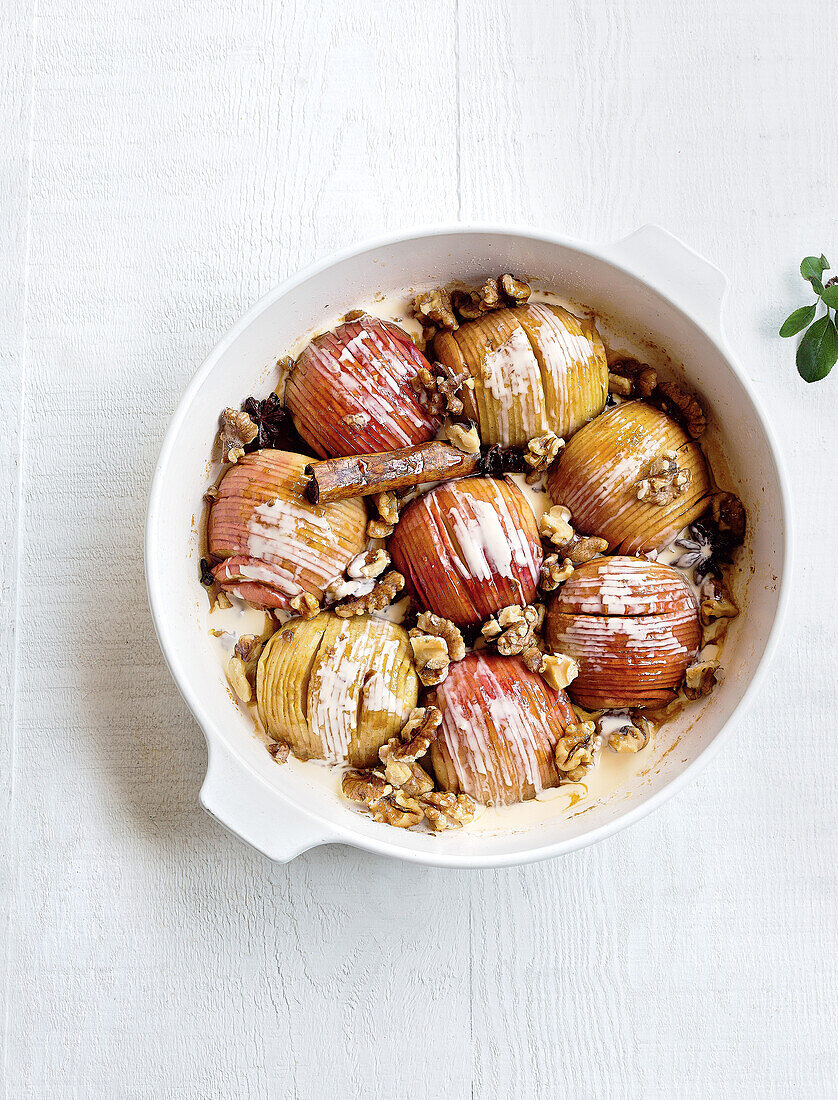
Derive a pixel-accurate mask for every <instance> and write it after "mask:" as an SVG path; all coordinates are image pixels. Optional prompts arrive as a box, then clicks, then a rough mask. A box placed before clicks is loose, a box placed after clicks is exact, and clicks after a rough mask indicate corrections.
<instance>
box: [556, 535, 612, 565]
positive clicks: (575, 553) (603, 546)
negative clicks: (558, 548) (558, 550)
mask: <svg viewBox="0 0 838 1100" xmlns="http://www.w3.org/2000/svg"><path fill="white" fill-rule="evenodd" d="M607 549H608V539H600V538H596V537H593V538H582V539H577V540H576V542H574V543H573V545H572V546H571V547H570V549H569V550H566V553H567V556H568V557H569V558H570V561H571V563H572V564H573V565H584V564H585V563H586V562H589V561H593V560H594V558H595V557H597V555H598V554H604V553H605V551H606V550H607Z"/></svg>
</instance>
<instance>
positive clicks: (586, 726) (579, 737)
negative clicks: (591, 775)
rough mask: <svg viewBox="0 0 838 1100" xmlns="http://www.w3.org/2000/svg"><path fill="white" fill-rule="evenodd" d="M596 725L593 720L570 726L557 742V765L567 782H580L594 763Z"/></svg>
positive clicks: (564, 780)
mask: <svg viewBox="0 0 838 1100" xmlns="http://www.w3.org/2000/svg"><path fill="white" fill-rule="evenodd" d="M595 749H596V726H595V725H594V723H593V722H580V723H579V724H578V725H574V726H568V727H567V729H566V730H565V732H564V736H563V737H560V738H559V740H558V741H557V742H556V767H557V768H558V770H559V771H560V772H561V773H562V780H563V782H565V783H578V782H579V780H580V779H581V778H582V777H583V776H584V775H585V773H586V772H588V771H589V770H590V769H591V768H592V767H593V763H594V751H595Z"/></svg>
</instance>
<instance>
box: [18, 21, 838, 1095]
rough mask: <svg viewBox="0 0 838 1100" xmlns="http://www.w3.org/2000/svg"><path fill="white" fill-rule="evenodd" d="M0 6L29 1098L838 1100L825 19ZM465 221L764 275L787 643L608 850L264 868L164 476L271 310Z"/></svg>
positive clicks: (752, 326) (832, 167)
mask: <svg viewBox="0 0 838 1100" xmlns="http://www.w3.org/2000/svg"><path fill="white" fill-rule="evenodd" d="M4 15H6V17H7V19H6V28H5V33H4V35H3V37H2V40H0V65H1V66H2V77H3V79H2V86H0V137H1V138H2V141H3V145H4V155H3V157H2V158H1V159H0V171H2V184H3V186H2V192H0V194H2V206H0V226H2V229H3V234H2V238H3V249H2V257H0V264H2V267H0V270H1V271H2V274H3V295H2V299H0V302H1V304H0V318H1V319H2V329H0V362H2V370H3V383H4V384H3V386H2V388H0V411H1V412H2V417H3V423H4V433H3V436H2V439H0V461H1V462H2V466H1V467H0V468H2V470H3V472H4V475H5V476H4V478H3V482H2V484H1V485H0V520H1V521H2V544H1V545H0V595H1V596H2V600H3V614H2V616H0V688H1V689H2V691H1V692H0V719H1V720H2V733H3V736H2V740H1V741H0V799H2V830H3V831H2V842H3V858H2V868H1V869H0V870H2V889H3V896H2V925H0V928H2V930H3V934H4V941H5V950H4V963H3V966H4V969H3V979H2V989H3V993H4V1000H5V1008H4V1016H3V1020H4V1048H3V1049H4V1055H3V1056H4V1061H3V1082H4V1086H5V1094H6V1096H7V1097H10V1098H15V1100H16V1098H19V1097H27V1098H28V1097H35V1098H39V1100H40V1098H51V1097H61V1098H64V1097H103V1098H111V1097H129V1096H130V1097H263V1096H269V1097H300V1098H311V1100H320V1098H324V1097H341V1098H344V1097H362V1096H363V1097H366V1096H383V1097H396V1096H402V1095H405V1094H410V1095H417V1096H424V1097H431V1098H436V1097H445V1098H460V1097H475V1098H479V1100H495V1098H497V1097H515V1098H517V1097H551V1098H552V1097H573V1098H576V1097H597V1098H601V1097H631V1098H633V1097H689V1098H703V1097H729V1096H737V1097H742V1096H747V1097H775V1096H776V1097H789V1096H793V1097H813V1098H818V1100H820V1098H822V1097H827V1096H835V1095H838V1092H836V1080H838V1055H837V1054H836V1038H835V1037H836V1029H838V981H837V979H838V961H837V960H838V951H836V947H838V945H837V944H836V901H838V888H837V886H838V884H837V883H836V858H837V857H838V844H837V843H836V833H837V832H838V830H836V812H835V807H836V803H838V779H836V772H838V747H837V746H838V736H836V730H835V702H836V689H835V682H836V672H835V667H836V664H835V662H836V606H835V581H834V565H833V555H832V553H831V548H832V546H833V545H834V543H835V540H836V537H838V522H836V510H835V506H834V491H835V483H836V474H838V463H836V442H835V434H836V411H838V410H837V409H836V404H837V402H836V394H838V389H836V387H838V378H832V379H830V380H828V381H826V382H823V383H821V384H819V385H817V386H812V387H806V386H805V385H804V383H802V382H801V381H800V380H799V379H798V378H797V376H796V374H795V371H794V365H793V350H792V348H791V346H790V344H788V343H784V342H782V341H780V340H779V339H777V338H776V336H775V333H776V329H777V327H778V325H779V323H780V321H781V320H782V318H783V317H784V316H785V314H786V313H787V312H788V311H789V310H790V309H791V308H792V307H793V306H795V305H797V304H800V303H802V302H803V300H804V298H803V294H802V290H803V286H802V283H801V281H800V280H799V278H798V277H797V275H796V268H797V264H798V263H799V260H800V258H801V257H802V256H803V255H804V254H806V253H808V252H812V251H814V252H819V251H820V250H822V249H823V250H824V251H825V252H826V253H827V255H828V256H829V257H830V258H833V259H834V260H835V262H836V264H838V236H836V224H837V223H836V193H837V192H836V178H835V175H836V167H838V123H836V121H835V110H834V105H835V102H836V92H838V81H836V76H835V70H834V56H833V54H834V43H835V40H836V35H838V7H836V5H835V4H834V2H833V0H799V2H798V3H796V4H789V3H788V2H787V0H759V2H757V0H739V2H738V3H735V4H732V3H729V2H728V0H691V2H690V3H687V2H685V0H609V2H608V3H602V2H601V0H563V2H561V3H559V2H556V3H548V2H547V0H517V2H515V3H511V2H509V3H507V2H501V0H482V2H480V3H478V2H477V0H426V2H425V3H423V4H421V5H419V4H413V3H410V2H408V0H389V2H387V3H383V2H382V3H378V4H376V3H370V2H366V3H362V2H361V0H341V2H340V3H338V2H321V3H316V2H315V3H302V2H290V0H285V2H280V0H277V2H274V3H272V2H271V0H204V2H202V3H200V4H197V3H190V2H187V0H124V2H121V3H119V4H104V3H101V2H100V3H96V2H95V0H82V2H80V3H79V2H70V0H7V3H6V4H5V6H4ZM457 218H460V219H462V220H466V221H468V220H481V219H483V220H492V221H501V220H508V221H511V222H516V223H521V224H525V223H532V224H535V225H540V226H544V227H548V228H553V229H556V230H559V231H561V232H565V233H567V234H569V235H574V236H578V237H580V238H583V239H592V240H598V241H607V240H611V239H614V238H616V237H618V236H621V235H624V234H625V233H627V232H629V231H631V230H632V229H634V228H636V227H637V226H639V225H641V224H642V223H644V222H647V221H655V222H659V223H660V224H662V225H664V226H666V227H667V228H669V229H671V230H672V231H673V232H675V233H676V234H678V235H679V236H680V237H682V238H683V239H684V240H686V241H688V242H689V243H691V244H692V245H693V246H694V247H696V248H697V249H698V250H699V251H701V252H703V253H704V254H705V255H707V256H708V257H709V258H710V259H711V260H713V261H715V262H716V263H717V264H718V265H719V266H720V267H721V268H722V269H723V270H725V271H726V272H727V273H728V274H729V275H730V277H731V281H732V293H731V296H730V301H729V307H728V314H727V325H728V330H729V332H730V336H731V340H732V343H733V345H734V346H735V347H736V349H737V351H738V352H739V354H740V355H741V357H742V359H743V360H744V361H745V362H746V363H747V364H748V367H749V370H750V372H751V375H752V377H753V378H754V380H755V381H756V383H757V385H758V387H759V389H760V391H761V393H762V396H763V398H764V401H765V403H766V404H767V406H768V407H769V410H770V412H771V414H772V415H773V419H774V422H775V424H776V425H777V426H778V427H779V429H780V431H781V434H782V436H783V439H784V440H785V445H786V456H787V459H788V463H789V466H790V470H791V474H792V479H793V484H794V490H795V504H796V511H797V517H796V518H797V525H798V534H799V546H800V553H799V558H798V570H797V586H796V593H795V599H794V610H793V614H792V617H791V621H790V623H789V627H788V631H787V637H786V638H785V640H784V643H783V645H782V649H781V654H780V657H779V659H778V660H777V662H776V664H775V666H774V673H773V677H772V679H771V681H770V683H769V687H768V688H767V690H766V693H765V698H764V699H763V701H762V702H761V704H760V705H759V706H758V707H757V708H756V709H755V710H754V712H753V713H752V715H751V717H750V718H749V720H748V721H747V722H746V723H745V724H744V726H743V729H742V731H741V735H740V736H739V738H738V740H737V741H736V742H735V743H734V744H732V745H730V746H729V747H728V748H727V749H726V750H725V751H723V753H722V754H721V755H720V756H719V757H718V758H717V759H716V761H715V762H714V763H713V764H712V765H711V766H710V767H709V768H708V769H707V770H706V771H705V772H704V773H703V774H702V776H701V778H700V779H699V780H698V781H697V782H696V783H695V784H694V785H693V786H692V787H691V788H689V790H688V791H687V792H686V793H685V794H683V795H681V796H680V797H678V798H677V799H676V800H674V801H673V802H671V803H669V804H668V805H667V806H666V807H665V808H664V809H663V810H662V811H660V812H658V813H657V814H655V815H654V816H652V817H651V818H648V819H646V820H645V821H643V822H642V823H641V824H639V825H637V826H636V827H634V828H633V829H631V830H629V831H627V832H624V833H622V834H620V835H618V836H617V837H615V838H613V839H611V840H610V841H608V842H606V843H604V844H602V845H600V846H598V847H596V848H593V849H588V850H585V851H583V852H580V853H578V854H576V855H573V856H570V857H567V858H565V859H563V860H561V861H558V862H552V863H547V864H542V865H539V866H534V867H528V868H524V869H512V870H505V871H498V872H494V873H479V874H478V873H474V874H466V873H462V874H456V873H450V872H444V871H440V870H434V869H427V868H419V867H409V866H401V865H398V864H395V863H389V862H385V861H383V860H380V859H377V858H373V857H370V856H366V855H363V854H359V853H357V852H353V851H350V850H343V849H320V850H317V851H314V852H311V853H310V854H308V855H305V856H303V857H301V858H300V859H298V860H296V861H294V862H293V863H292V864H290V865H289V866H287V867H277V866H272V865H270V864H269V863H268V862H267V861H266V860H264V859H262V858H260V857H258V856H257V855H255V854H254V853H252V852H251V851H249V850H246V849H245V848H244V847H243V846H242V845H241V844H239V843H237V842H236V841H235V840H233V839H232V838H231V837H229V836H228V835H227V834H226V833H225V832H224V831H223V830H222V829H221V828H220V827H218V826H216V825H215V824H214V823H213V822H211V821H210V820H209V819H207V818H206V817H204V816H203V815H202V813H201V812H200V811H199V809H198V807H197V802H196V797H197V792H198V788H199V785H200V781H201V777H202V775H203V770H204V763H205V754H204V748H203V742H202V739H201V736H200V734H199V732H198V730H197V728H196V726H195V724H194V722H193V721H192V720H191V718H190V716H189V714H188V713H187V711H186V708H185V706H184V705H183V703H182V702H181V700H180V698H179V697H178V695H177V692H176V690H175V688H174V686H173V685H172V683H171V681H170V678H169V676H168V673H167V672H166V669H165V668H164V666H163V663H162V660H161V657H160V654H159V652H158V649H157V645H156V643H155V640H154V637H153V634H152V630H151V625H150V621H149V616H148V613H147V610H146V603H145V594H144V586H143V577H142V552H141V535H142V527H143V511H144V504H145V495H146V490H147V486H148V483H149V478H150V473H151V470H152V467H153V463H154V459H155V455H156V452H157V449H158V446H159V443H160V440H161V437H162V434H163V432H164V429H165V425H166V422H167V418H168V417H169V415H170V413H171V412H172V410H173V409H174V407H175V405H176V403H177V400H178V398H179V395H180V393H181V391H182V389H183V387H184V385H185V384H186V381H187V380H188V378H189V377H190V375H191V374H192V372H193V371H194V369H195V368H196V366H197V365H198V363H199V362H200V360H201V359H202V358H203V356H204V355H205V353H206V352H207V351H208V350H209V349H210V348H211V347H212V345H213V344H214V342H215V341H216V339H217V338H218V337H219V336H220V335H221V334H222V333H223V332H224V331H225V329H226V328H227V327H228V325H229V324H230V323H231V322H232V321H233V320H234V319H235V318H236V317H237V316H238V315H239V314H240V313H241V312H242V311H243V310H244V309H245V307H247V306H249V305H250V304H251V303H252V302H253V301H254V300H255V299H256V298H258V297H259V296H260V295H261V294H262V293H263V292H265V291H266V290H268V289H269V288H270V287H271V286H273V285H274V284H276V283H277V282H278V281H279V280H280V279H282V278H283V277H284V276H285V275H287V274H288V273H290V272H292V271H293V270H295V269H296V268H298V267H300V266H302V265H304V264H306V263H308V262H309V261H310V260H312V259H314V258H316V257H319V256H322V255H325V254H326V253H328V252H329V251H331V250H332V249H334V248H336V247H338V246H344V245H348V244H351V243H354V242H356V241H357V240H359V239H361V238H363V237H366V236H370V235H374V234H377V233H379V232H382V231H384V230H388V229H396V228H399V227H406V226H409V225H412V224H415V223H423V222H425V223H429V222H437V221H451V220H456V219H457ZM21 409H22V410H23V413H22V424H21Z"/></svg>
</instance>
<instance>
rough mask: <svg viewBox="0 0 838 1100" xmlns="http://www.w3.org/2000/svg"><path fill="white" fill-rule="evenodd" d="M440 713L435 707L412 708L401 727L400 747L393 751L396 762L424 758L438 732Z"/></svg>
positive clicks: (440, 722) (440, 721) (440, 719)
mask: <svg viewBox="0 0 838 1100" xmlns="http://www.w3.org/2000/svg"><path fill="white" fill-rule="evenodd" d="M441 724H442V712H441V711H440V710H439V709H438V708H437V707H414V708H413V710H412V711H411V712H410V714H408V716H407V721H406V722H405V724H404V725H403V726H402V729H401V733H400V734H399V737H400V738H401V740H402V747H401V748H399V749H394V751H393V755H394V756H395V759H396V760H407V761H409V762H410V761H413V760H418V759H419V757H420V756H424V755H425V753H426V752H427V751H428V749H429V748H430V746H431V743H432V742H433V740H434V738H435V737H436V735H437V733H438V732H439V727H440V725H441Z"/></svg>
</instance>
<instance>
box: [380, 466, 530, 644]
mask: <svg viewBox="0 0 838 1100" xmlns="http://www.w3.org/2000/svg"><path fill="white" fill-rule="evenodd" d="M389 550H390V554H391V555H392V558H393V561H394V563H395V565H396V568H397V569H398V570H399V571H400V572H401V573H403V574H404V576H405V578H406V580H407V583H408V585H409V587H410V589H411V590H412V592H413V595H414V596H415V598H416V599H417V601H418V602H419V603H420V604H421V605H422V606H423V607H425V608H428V609H429V610H430V611H434V612H436V614H437V615H442V616H443V617H444V618H446V619H450V620H451V621H452V622H455V623H457V624H459V625H460V626H467V625H470V624H475V623H480V622H483V621H484V620H485V619H487V618H488V617H489V615H491V614H492V613H493V612H495V611H498V610H500V608H502V607H507V606H508V605H509V604H521V605H525V604H529V603H532V600H533V598H534V596H535V591H536V585H537V583H538V576H539V572H540V570H541V558H542V552H541V541H540V538H539V534H538V524H537V523H536V521H535V516H534V515H533V513H532V509H531V508H530V506H529V504H528V502H527V499H526V497H525V496H524V494H523V493H522V492H521V491H520V489H518V487H517V486H516V485H514V484H513V483H512V482H511V481H506V480H502V481H495V480H492V479H490V478H462V479H461V480H459V481H452V482H448V483H446V484H443V485H438V486H437V487H436V488H435V489H431V490H430V492H428V493H426V494H425V495H424V496H422V497H420V498H419V499H418V500H415V501H414V502H413V503H412V504H411V505H409V506H408V507H407V508H406V509H405V511H404V514H403V515H402V518H401V520H400V522H399V525H398V527H397V528H396V530H395V532H394V534H393V537H392V538H391V539H390V545H389Z"/></svg>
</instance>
